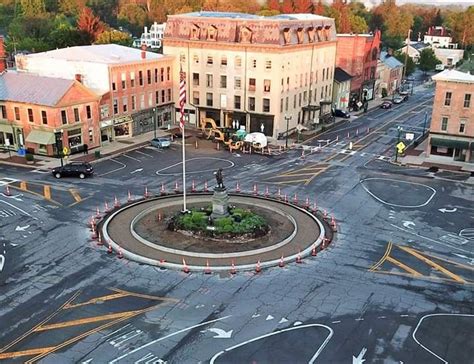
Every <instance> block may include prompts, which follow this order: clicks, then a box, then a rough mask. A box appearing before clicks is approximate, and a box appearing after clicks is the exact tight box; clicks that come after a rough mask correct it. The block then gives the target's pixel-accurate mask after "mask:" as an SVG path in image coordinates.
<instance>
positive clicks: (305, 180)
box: [272, 178, 308, 185]
mask: <svg viewBox="0 0 474 364" xmlns="http://www.w3.org/2000/svg"><path fill="white" fill-rule="evenodd" d="M307 181H308V179H307V178H304V179H292V180H287V181H279V182H272V183H273V184H275V185H292V184H299V183H300V182H307Z"/></svg>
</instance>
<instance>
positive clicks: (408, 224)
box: [403, 221, 415, 229]
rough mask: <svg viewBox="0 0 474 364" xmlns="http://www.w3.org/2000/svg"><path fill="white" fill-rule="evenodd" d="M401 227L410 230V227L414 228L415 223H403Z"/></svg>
mask: <svg viewBox="0 0 474 364" xmlns="http://www.w3.org/2000/svg"><path fill="white" fill-rule="evenodd" d="M403 226H404V227H406V228H407V229H412V226H415V223H414V222H413V221H403Z"/></svg>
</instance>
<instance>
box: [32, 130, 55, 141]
mask: <svg viewBox="0 0 474 364" xmlns="http://www.w3.org/2000/svg"><path fill="white" fill-rule="evenodd" d="M26 141H27V142H29V143H36V144H54V143H55V138H54V133H51V132H47V131H42V130H32V131H30V133H29V134H28V135H27V136H26Z"/></svg>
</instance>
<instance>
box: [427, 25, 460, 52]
mask: <svg viewBox="0 0 474 364" xmlns="http://www.w3.org/2000/svg"><path fill="white" fill-rule="evenodd" d="M423 43H425V44H430V45H431V46H432V47H433V48H449V49H457V48H458V44H457V43H453V38H452V37H451V36H450V35H449V33H448V31H447V30H446V28H445V27H442V26H433V27H430V28H429V29H428V32H427V33H426V34H425V35H424V37H423Z"/></svg>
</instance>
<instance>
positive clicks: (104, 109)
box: [100, 105, 109, 119]
mask: <svg viewBox="0 0 474 364" xmlns="http://www.w3.org/2000/svg"><path fill="white" fill-rule="evenodd" d="M108 117H109V105H102V106H101V107H100V118H101V119H105V118H108Z"/></svg>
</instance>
